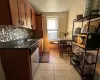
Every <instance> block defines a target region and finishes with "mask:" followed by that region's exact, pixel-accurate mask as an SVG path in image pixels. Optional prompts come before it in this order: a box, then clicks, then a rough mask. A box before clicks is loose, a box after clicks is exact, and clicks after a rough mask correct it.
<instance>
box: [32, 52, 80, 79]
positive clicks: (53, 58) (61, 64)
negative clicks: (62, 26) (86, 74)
mask: <svg viewBox="0 0 100 80" xmlns="http://www.w3.org/2000/svg"><path fill="white" fill-rule="evenodd" d="M69 59H70V58H69V56H68V55H65V57H64V58H63V59H62V58H60V57H59V52H58V51H50V62H49V63H39V66H38V69H37V71H36V73H35V75H34V78H33V80H81V78H80V76H79V74H78V73H77V71H76V70H75V69H74V67H73V66H72V65H70V62H69Z"/></svg>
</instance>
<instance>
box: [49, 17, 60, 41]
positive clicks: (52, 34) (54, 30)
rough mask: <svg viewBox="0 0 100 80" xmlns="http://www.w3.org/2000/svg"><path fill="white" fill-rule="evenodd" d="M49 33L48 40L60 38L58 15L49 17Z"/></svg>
mask: <svg viewBox="0 0 100 80" xmlns="http://www.w3.org/2000/svg"><path fill="white" fill-rule="evenodd" d="M47 33H48V40H56V39H57V38H58V17H55V16H54V17H47Z"/></svg>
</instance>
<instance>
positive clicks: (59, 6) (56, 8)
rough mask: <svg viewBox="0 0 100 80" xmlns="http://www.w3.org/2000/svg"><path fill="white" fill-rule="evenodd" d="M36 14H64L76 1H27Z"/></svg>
mask: <svg viewBox="0 0 100 80" xmlns="http://www.w3.org/2000/svg"><path fill="white" fill-rule="evenodd" d="M29 1H30V3H31V4H32V5H33V7H34V8H35V9H36V11H38V12H66V11H68V10H69V9H70V8H71V7H72V5H73V4H74V3H75V2H76V1H77V0H29Z"/></svg>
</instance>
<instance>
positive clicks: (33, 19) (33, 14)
mask: <svg viewBox="0 0 100 80" xmlns="http://www.w3.org/2000/svg"><path fill="white" fill-rule="evenodd" d="M31 17H32V28H33V29H34V30H36V16H35V10H34V9H32V10H31Z"/></svg>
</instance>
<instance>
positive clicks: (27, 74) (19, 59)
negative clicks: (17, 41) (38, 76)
mask: <svg viewBox="0 0 100 80" xmlns="http://www.w3.org/2000/svg"><path fill="white" fill-rule="evenodd" d="M0 58H1V63H2V66H3V69H4V72H5V76H6V80H32V68H31V59H30V58H31V57H30V53H29V50H28V49H6V50H4V49H0Z"/></svg>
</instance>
